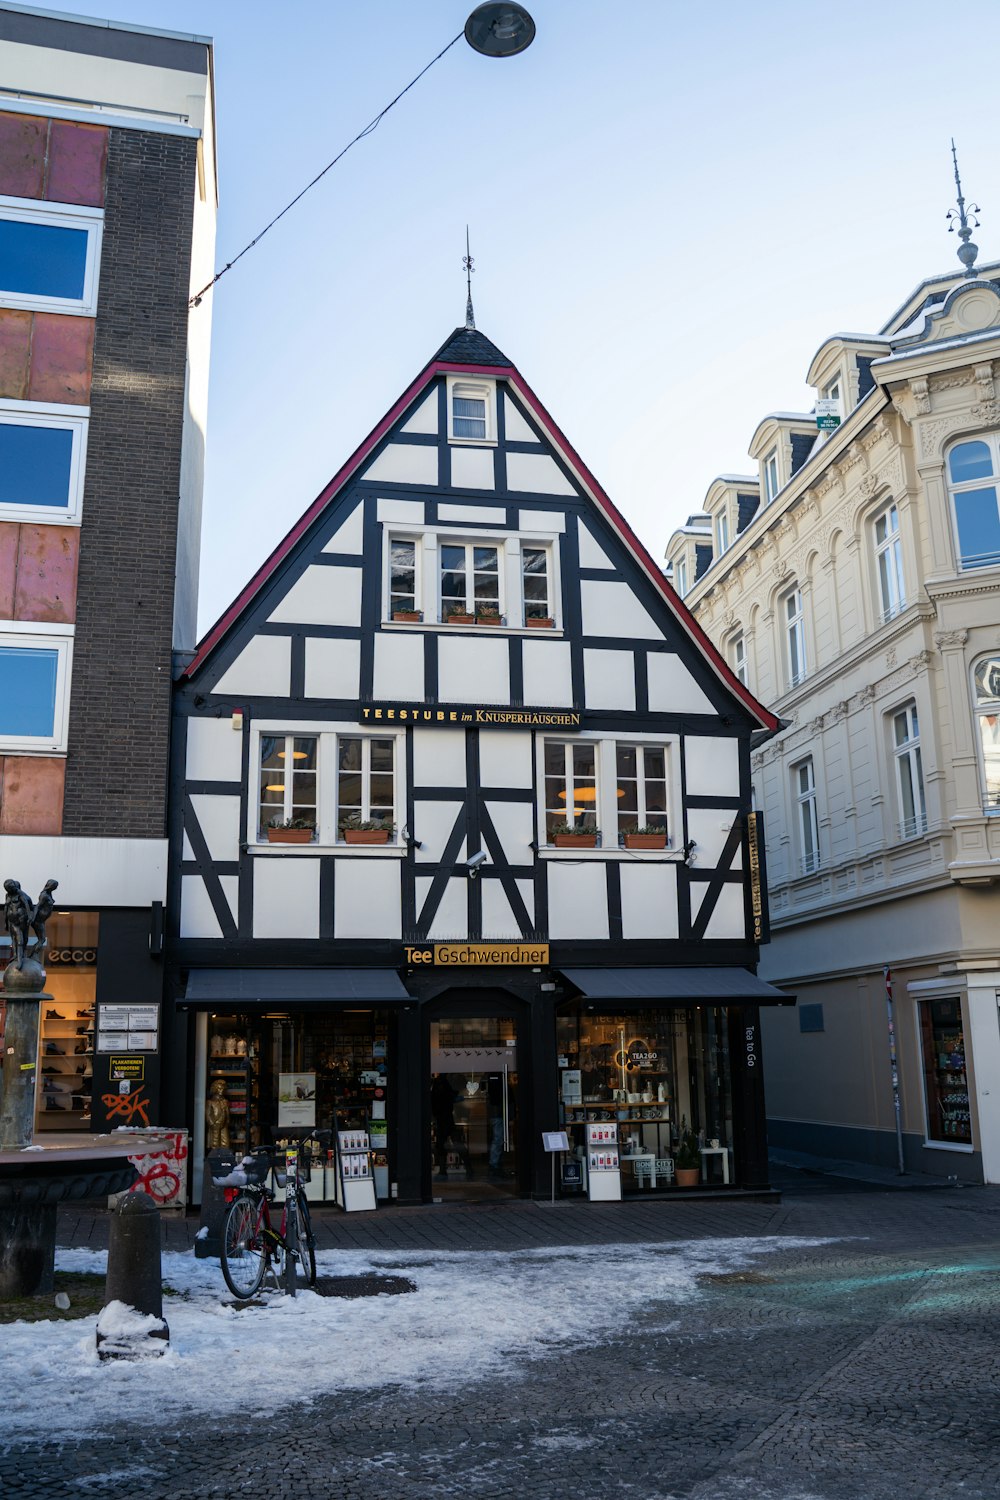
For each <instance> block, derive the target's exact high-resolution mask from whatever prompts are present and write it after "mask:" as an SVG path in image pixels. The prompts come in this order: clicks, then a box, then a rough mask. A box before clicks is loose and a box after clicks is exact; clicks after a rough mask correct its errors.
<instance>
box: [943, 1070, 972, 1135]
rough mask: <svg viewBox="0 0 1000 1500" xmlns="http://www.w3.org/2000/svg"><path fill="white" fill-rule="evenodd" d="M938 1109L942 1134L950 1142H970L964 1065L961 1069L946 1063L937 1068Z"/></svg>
mask: <svg viewBox="0 0 1000 1500" xmlns="http://www.w3.org/2000/svg"><path fill="white" fill-rule="evenodd" d="M936 1071H937V1076H938V1101H939V1102H938V1107H939V1109H940V1111H941V1122H942V1125H943V1128H944V1133H945V1135H946V1136H949V1137H950V1138H951V1139H952V1140H955V1141H960V1142H962V1143H965V1142H966V1141H971V1140H972V1119H971V1111H970V1107H969V1083H968V1078H967V1076H966V1072H965V1066H964V1064H963V1065H962V1066H961V1067H958V1066H955V1065H953V1064H949V1063H946V1064H945V1065H944V1066H941V1065H939V1066H938V1068H937V1070H936Z"/></svg>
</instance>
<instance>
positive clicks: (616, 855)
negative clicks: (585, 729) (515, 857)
mask: <svg viewBox="0 0 1000 1500" xmlns="http://www.w3.org/2000/svg"><path fill="white" fill-rule="evenodd" d="M584 743H587V744H593V746H594V770H595V777H596V791H597V798H596V801H595V804H594V805H595V808H596V814H597V816H596V822H597V827H598V828H599V829H600V831H601V837H600V838H599V839H598V841H597V847H596V848H595V849H579V848H575V849H557V848H556V847H555V845H554V844H549V843H547V842H546V839H547V837H548V834H547V831H546V826H545V813H546V806H545V746H546V745H547V744H553V745H579V744H584ZM619 745H625V746H628V748H629V749H642V748H644V747H645V746H647V745H648V746H651V747H653V748H655V749H662V750H663V751H664V754H665V756H666V772H667V847H666V848H665V849H626V848H624V847H623V846H622V845H620V844H619V842H618V755H617V750H618V746H619ZM680 764H681V755H680V736H679V735H676V734H674V735H663V734H659V735H657V734H639V735H635V734H632V735H620V736H617V735H615V736H612V735H606V734H605V735H597V734H580V735H573V736H572V737H569V736H565V735H559V734H545V735H539V737H538V754H537V757H536V773H537V774H536V783H535V798H536V817H537V826H538V854H539V858H541V859H557V860H558V859H569V860H581V859H582V860H587V859H598V860H609V859H614V860H622V861H624V860H630V859H631V860H646V861H652V862H653V863H656V862H657V861H660V862H663V861H666V862H668V863H675V864H676V863H677V862H678V861H679V860H680V859H682V858H683V850H682V849H681V847H680V845H679V844H678V843H677V838H676V835H677V830H678V829H680V828H682V827H683V822H682V799H681V777H680ZM550 810H551V809H550ZM566 821H567V822H571V821H572V819H569V818H567V820H566ZM675 844H677V847H674V845H675Z"/></svg>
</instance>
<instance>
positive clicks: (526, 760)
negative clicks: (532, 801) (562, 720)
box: [479, 729, 535, 787]
mask: <svg viewBox="0 0 1000 1500" xmlns="http://www.w3.org/2000/svg"><path fill="white" fill-rule="evenodd" d="M479 784H480V786H515V787H518V786H519V787H531V786H534V784H535V781H534V776H533V775H532V771H531V735H530V734H529V733H525V734H519V733H518V732H517V731H516V730H513V729H512V730H511V731H510V732H509V733H508V732H507V731H506V730H503V729H481V730H480V731H479Z"/></svg>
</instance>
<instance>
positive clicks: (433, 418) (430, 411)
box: [399, 390, 438, 433]
mask: <svg viewBox="0 0 1000 1500" xmlns="http://www.w3.org/2000/svg"><path fill="white" fill-rule="evenodd" d="M399 430H400V432H423V433H433V432H437V430H438V397H437V391H436V390H435V391H431V394H430V395H429V396H427V397H426V398H425V399H424V400H423V401H421V403H420V405H419V406H418V407H417V409H416V411H415V412H414V413H413V416H412V417H410V418H409V419H408V421H406V422H404V423H403V425H402V427H401V428H400V429H399Z"/></svg>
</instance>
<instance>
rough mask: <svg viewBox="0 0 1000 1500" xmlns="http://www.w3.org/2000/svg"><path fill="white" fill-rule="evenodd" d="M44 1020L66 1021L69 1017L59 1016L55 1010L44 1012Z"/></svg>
mask: <svg viewBox="0 0 1000 1500" xmlns="http://www.w3.org/2000/svg"><path fill="white" fill-rule="evenodd" d="M45 1019H46V1021H68V1020H69V1019H70V1017H69V1016H61V1015H60V1014H59V1012H58V1011H57V1010H47V1011H46V1012H45Z"/></svg>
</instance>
